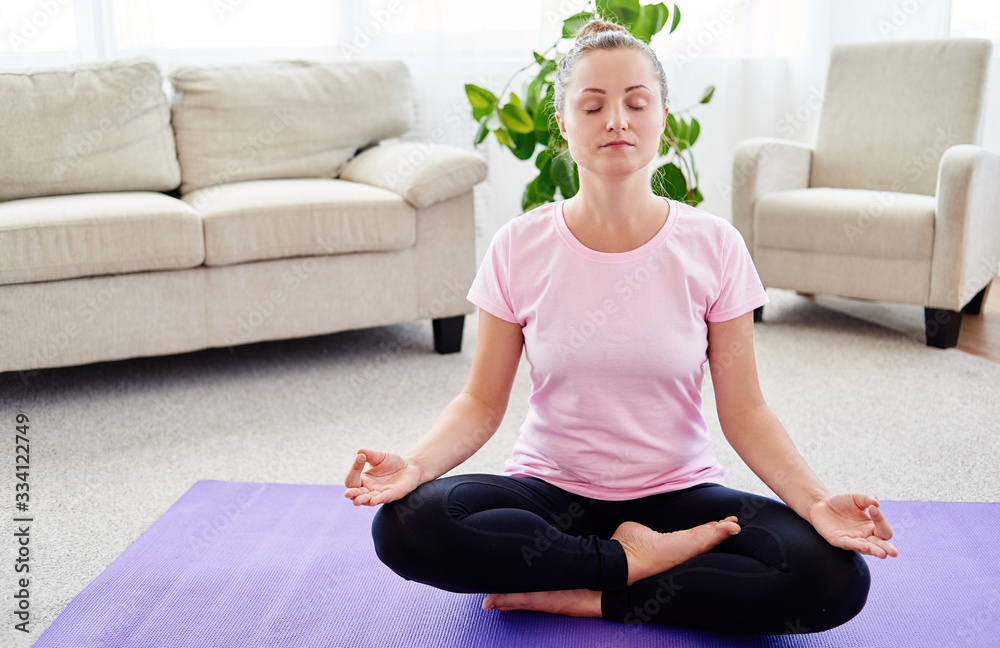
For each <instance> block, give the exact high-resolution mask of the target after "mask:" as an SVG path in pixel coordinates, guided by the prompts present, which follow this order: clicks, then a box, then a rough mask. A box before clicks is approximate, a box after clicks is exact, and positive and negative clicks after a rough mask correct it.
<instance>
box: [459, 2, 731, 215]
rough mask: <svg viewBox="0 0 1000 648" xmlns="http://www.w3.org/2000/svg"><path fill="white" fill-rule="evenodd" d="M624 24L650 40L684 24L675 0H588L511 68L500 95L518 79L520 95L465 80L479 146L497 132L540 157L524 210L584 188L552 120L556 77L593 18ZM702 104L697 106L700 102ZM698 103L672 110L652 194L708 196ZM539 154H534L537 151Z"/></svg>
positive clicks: (522, 153) (527, 154) (523, 156)
mask: <svg viewBox="0 0 1000 648" xmlns="http://www.w3.org/2000/svg"><path fill="white" fill-rule="evenodd" d="M595 15H599V16H601V17H603V18H605V19H606V20H613V21H614V22H616V23H618V24H620V25H622V26H624V27H626V28H627V29H628V30H629V31H630V32H631V33H632V35H633V36H635V37H636V38H638V39H640V40H642V41H643V42H645V43H649V42H650V40H651V39H652V38H653V36H655V35H656V34H657V33H659V31H660V30H661V29H663V28H664V27H665V26H666V25H667V22H668V19H669V22H670V30H669V32H668V33H672V32H673V31H674V30H675V29H677V25H678V24H680V20H681V12H680V9H678V8H677V5H676V4H675V5H674V6H673V9H672V10H668V9H667V6H666V5H665V4H664V3H662V2H660V3H657V4H646V5H641V4H640V3H639V0H591V2H588V4H587V6H586V8H585V9H584V10H583V11H581V12H580V13H577V14H575V15H573V16H570V17H569V18H566V19H565V20H564V21H563V29H562V36H561V37H560V38H559V39H558V40H556V42H555V43H553V44H552V46H551V47H549V48H548V49H547V50H545V51H544V52H541V53H539V52H532V54H533V55H534V60H533V61H532V62H530V63H528V64H527V65H526V66H524V67H522V68H521V69H519V70H517V71H516V72H514V74H513V75H511V77H510V79H508V80H507V83H506V85H505V86H504V88H503V90H501V91H500V97H504V96H505V94H506V92H507V90H508V88H510V87H511V85H512V84H513V83H514V82H515V80H518V81H520V82H521V83H522V92H521V94H518V93H516V92H513V91H511V92H510V94H509V95H508V96H507V99H506V101H505V102H504V103H503V104H501V103H500V98H499V97H497V96H496V95H494V94H493V93H492V92H490V91H489V90H487V89H485V88H481V87H479V86H477V85H473V84H471V83H470V84H466V86H465V93H466V96H467V97H468V98H469V103H470V104H472V116H473V118H474V119H476V121H477V122H478V123H479V128H478V129H477V130H476V135H475V137H474V142H473V143H474V145H475V146H479V145H480V144H482V143H483V141H485V139H486V137H487V136H488V135H489V134H490V132H492V133H493V134H494V135H495V136H496V138H497V141H498V142H500V144H501V145H503V146H505V147H507V148H508V149H510V151H511V153H513V154H514V155H515V156H516V157H517V158H518V159H520V160H530V159H531V158H532V157H534V158H535V167H536V168H537V169H538V176H537V177H535V179H533V180H532V181H531V182H529V183H528V185H527V186H526V187H525V188H524V194H523V195H522V197H521V208H522V209H524V210H525V211H527V210H529V209H532V208H534V207H537V206H538V205H543V204H545V203H548V202H552V201H553V200H555V198H556V194H557V192H558V194H559V195H560V196H561V197H562V198H570V197H572V196H573V195H575V194H576V192H577V190H578V189H579V174H578V172H577V167H576V162H574V161H573V158H572V156H570V153H569V149H568V147H567V144H566V140H565V139H563V137H562V134H561V133H560V132H559V127H558V125H557V124H556V121H555V119H554V117H553V112H554V110H553V106H552V99H553V96H554V92H555V90H554V87H553V82H554V79H555V74H556V66H557V65H558V63H559V61H560V60H562V58H563V56H565V53H566V51H567V49H568V48H567V45H568V44H571V41H572V38H573V36H574V35H575V34H576V32H577V31H578V30H579V29H580V28H581V27H582V26H583V25H584V24H585V23H586V22H587V21H588V20H590V19H591V18H592V17H593V16H595ZM714 92H715V87H714V86H709V87H708V88H706V89H705V92H704V94H703V95H702V98H701V100H700V101H699V102H698V103H700V104H703V103H708V102H709V101H711V99H712V94H713V93H714ZM695 105H697V104H695ZM692 108H694V106H691V107H689V108H685V109H684V110H680V111H677V112H676V113H675V112H673V111H671V112H670V114H669V115H667V126H666V128H665V129H664V131H663V135H662V137H661V141H660V148H659V156H660V158H659V161H660V162H662V163H661V164H660V166H659V167H657V169H656V170H655V171H654V172H653V176H652V179H651V183H652V189H653V192H654V193H656V194H657V195H659V196H665V197H668V198H673V199H676V200H681V201H684V202H686V203H688V204H691V205H697V204H698V203H700V202H701V201H702V200H703V197H702V195H701V192H700V191H699V190H698V173H697V170H696V169H695V165H694V156H693V154H692V152H691V147H692V146H693V145H694V143H695V141H697V139H698V135H699V133H700V132H701V125H700V124H699V123H698V120H697V119H695V118H694V117H693V116H690V113H691V110H692ZM536 152H537V155H536Z"/></svg>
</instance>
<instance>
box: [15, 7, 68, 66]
mask: <svg viewBox="0 0 1000 648" xmlns="http://www.w3.org/2000/svg"><path fill="white" fill-rule="evenodd" d="M76 47H77V45H76V11H75V7H74V3H73V2H72V0H3V2H2V3H0V52H4V53H8V52H62V51H66V50H75V49H76Z"/></svg>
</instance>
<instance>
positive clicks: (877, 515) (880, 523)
mask: <svg viewBox="0 0 1000 648" xmlns="http://www.w3.org/2000/svg"><path fill="white" fill-rule="evenodd" d="M868 515H870V516H871V518H872V522H874V523H875V535H876V536H878V537H879V538H881V539H883V540H890V539H892V527H891V526H890V525H889V521H888V520H886V519H885V516H884V515H882V511H880V510H879V508H878V505H877V504H876V505H875V506H871V507H869V508H868Z"/></svg>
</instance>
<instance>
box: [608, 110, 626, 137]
mask: <svg viewBox="0 0 1000 648" xmlns="http://www.w3.org/2000/svg"><path fill="white" fill-rule="evenodd" d="M626 128H628V120H627V119H626V115H625V107H624V106H615V107H612V108H611V109H610V110H609V111H608V130H609V131H623V130H625V129H626Z"/></svg>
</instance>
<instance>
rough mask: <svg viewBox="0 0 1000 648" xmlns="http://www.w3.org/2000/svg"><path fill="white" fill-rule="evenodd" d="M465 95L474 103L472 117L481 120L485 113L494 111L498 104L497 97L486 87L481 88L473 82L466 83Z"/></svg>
mask: <svg viewBox="0 0 1000 648" xmlns="http://www.w3.org/2000/svg"><path fill="white" fill-rule="evenodd" d="M465 95H466V96H467V97H468V98H469V103H470V104H472V118H473V119H475V120H476V121H479V120H480V119H482V118H483V116H484V115H488V114H490V113H491V112H493V109H494V108H496V106H497V97H496V95H494V94H493V93H492V92H490V91H489V90H487V89H486V88H480V87H479V86H477V85H473V84H471V83H466V84H465Z"/></svg>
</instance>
